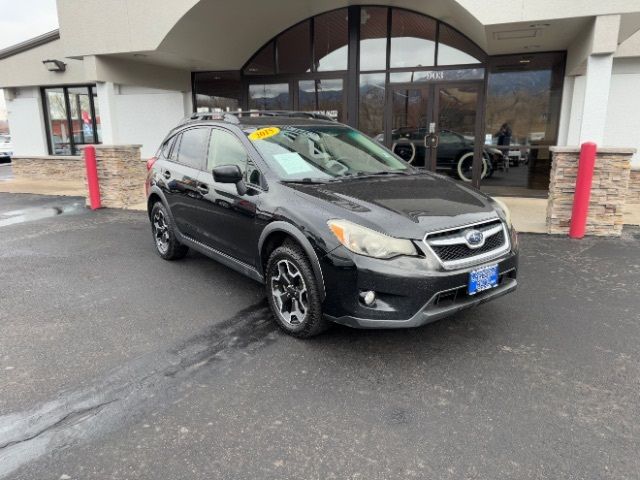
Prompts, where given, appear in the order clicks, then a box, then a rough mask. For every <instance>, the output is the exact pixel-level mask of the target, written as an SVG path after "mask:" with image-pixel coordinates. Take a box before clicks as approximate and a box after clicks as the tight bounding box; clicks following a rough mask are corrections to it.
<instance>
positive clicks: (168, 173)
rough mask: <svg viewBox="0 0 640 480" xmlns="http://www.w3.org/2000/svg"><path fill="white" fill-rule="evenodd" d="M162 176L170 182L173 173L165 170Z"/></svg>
mask: <svg viewBox="0 0 640 480" xmlns="http://www.w3.org/2000/svg"><path fill="white" fill-rule="evenodd" d="M162 176H163V177H164V178H166V179H167V180H169V179H170V178H171V172H170V171H169V170H165V171H164V172H162Z"/></svg>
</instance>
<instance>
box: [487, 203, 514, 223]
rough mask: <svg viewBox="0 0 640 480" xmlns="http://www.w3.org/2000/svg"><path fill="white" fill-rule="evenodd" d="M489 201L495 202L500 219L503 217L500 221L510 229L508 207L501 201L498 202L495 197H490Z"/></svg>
mask: <svg viewBox="0 0 640 480" xmlns="http://www.w3.org/2000/svg"><path fill="white" fill-rule="evenodd" d="M491 199H492V200H493V201H494V202H495V204H496V208H497V209H498V210H500V211H501V213H502V215H501V217H503V218H502V219H503V220H504V221H505V222H506V223H507V227H509V228H511V212H510V211H509V207H507V206H506V205H505V203H504V202H503V201H502V200H498V199H497V198H495V197H491Z"/></svg>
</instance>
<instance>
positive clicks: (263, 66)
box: [244, 41, 276, 75]
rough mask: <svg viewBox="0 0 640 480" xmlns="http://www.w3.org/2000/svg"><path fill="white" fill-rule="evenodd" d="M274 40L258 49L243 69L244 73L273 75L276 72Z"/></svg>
mask: <svg viewBox="0 0 640 480" xmlns="http://www.w3.org/2000/svg"><path fill="white" fill-rule="evenodd" d="M274 43H275V41H271V42H269V43H268V44H267V45H265V46H264V47H262V50H260V51H258V53H256V54H255V55H254V56H253V58H252V59H251V61H250V62H249V64H248V65H247V66H246V67H245V69H244V74H245V75H273V74H274V73H276V53H275V47H274Z"/></svg>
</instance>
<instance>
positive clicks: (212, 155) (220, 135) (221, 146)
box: [207, 129, 255, 174]
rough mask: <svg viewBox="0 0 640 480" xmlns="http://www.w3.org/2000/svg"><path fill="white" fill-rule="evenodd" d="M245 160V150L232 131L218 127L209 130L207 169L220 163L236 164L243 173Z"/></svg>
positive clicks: (245, 168) (245, 166) (244, 171)
mask: <svg viewBox="0 0 640 480" xmlns="http://www.w3.org/2000/svg"><path fill="white" fill-rule="evenodd" d="M247 161H248V155H247V150H246V149H245V148H244V145H242V142H241V141H240V140H239V139H237V138H236V137H235V136H234V135H233V134H232V133H229V132H225V131H224V130H218V129H213V130H212V131H211V138H210V140H209V155H208V158H207V170H208V171H209V172H210V171H211V170H213V169H214V168H215V167H219V166H220V165H238V166H239V167H240V170H242V173H243V174H245V173H246V171H247ZM254 168H255V167H254Z"/></svg>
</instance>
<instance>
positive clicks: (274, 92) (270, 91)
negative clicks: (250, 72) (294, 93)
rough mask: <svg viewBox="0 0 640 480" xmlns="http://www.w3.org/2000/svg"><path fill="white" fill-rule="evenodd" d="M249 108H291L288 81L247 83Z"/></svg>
mask: <svg viewBox="0 0 640 480" xmlns="http://www.w3.org/2000/svg"><path fill="white" fill-rule="evenodd" d="M249 109H252V110H254V109H255V110H291V96H290V95H289V84H288V83H270V84H254V85H249Z"/></svg>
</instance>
